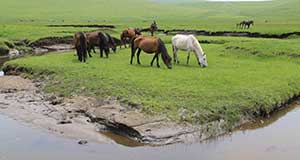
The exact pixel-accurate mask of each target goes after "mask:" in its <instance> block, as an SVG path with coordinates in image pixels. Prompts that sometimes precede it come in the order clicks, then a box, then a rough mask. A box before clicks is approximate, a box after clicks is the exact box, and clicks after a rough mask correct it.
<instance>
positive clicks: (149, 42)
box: [130, 36, 172, 69]
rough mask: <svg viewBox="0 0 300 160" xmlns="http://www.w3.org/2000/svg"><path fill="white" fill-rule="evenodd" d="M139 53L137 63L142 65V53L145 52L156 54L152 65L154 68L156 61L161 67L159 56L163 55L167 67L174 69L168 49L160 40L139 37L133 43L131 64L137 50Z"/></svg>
mask: <svg viewBox="0 0 300 160" xmlns="http://www.w3.org/2000/svg"><path fill="white" fill-rule="evenodd" d="M137 49H138V52H137V63H138V64H141V62H140V53H141V51H142V50H143V51H144V52H145V53H148V54H153V53H155V55H154V57H153V59H152V61H151V63H150V65H151V66H153V62H154V60H155V59H156V63H157V64H156V65H157V67H160V65H159V54H161V58H162V60H163V62H164V63H165V65H166V66H167V67H168V68H169V69H171V68H172V64H171V61H172V58H171V57H170V56H169V54H168V51H167V48H166V46H165V44H164V42H163V41H162V40H161V39H160V38H153V37H143V36H138V37H135V38H134V39H133V40H132V41H131V59H130V64H132V61H133V57H134V55H135V52H136V50H137Z"/></svg>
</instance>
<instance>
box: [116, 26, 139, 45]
mask: <svg viewBox="0 0 300 160" xmlns="http://www.w3.org/2000/svg"><path fill="white" fill-rule="evenodd" d="M141 34H142V33H141V31H140V29H138V28H126V29H124V30H123V31H122V33H121V35H120V39H121V45H120V48H121V47H122V45H124V46H125V48H126V47H127V46H126V42H130V43H131V40H132V39H133V38H134V37H135V36H138V35H141Z"/></svg>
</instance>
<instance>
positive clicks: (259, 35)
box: [141, 28, 300, 39]
mask: <svg viewBox="0 0 300 160" xmlns="http://www.w3.org/2000/svg"><path fill="white" fill-rule="evenodd" d="M141 31H142V32H148V31H149V29H148V28H146V29H142V30H141ZM157 32H162V33H164V34H166V35H176V34H194V35H199V36H232V37H254V38H278V39H285V38H289V37H290V36H299V35H300V32H289V33H283V34H264V33H259V32H248V31H243V32H238V31H216V32H212V31H206V30H186V29H171V30H165V29H159V30H157Z"/></svg>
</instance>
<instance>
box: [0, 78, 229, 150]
mask: <svg viewBox="0 0 300 160" xmlns="http://www.w3.org/2000/svg"><path fill="white" fill-rule="evenodd" d="M41 86H43V84H42V83H41V82H38V81H37V82H34V83H33V82H32V81H30V80H27V79H23V78H21V77H18V76H4V77H0V102H1V103H0V113H2V114H6V115H8V116H10V117H12V118H14V119H17V120H20V121H24V122H26V123H30V124H32V125H34V126H37V127H40V128H44V129H47V130H49V131H50V132H54V133H57V134H59V135H64V136H67V137H71V138H77V139H87V140H89V141H98V142H104V143H112V141H111V140H110V139H108V138H107V137H105V136H104V135H101V134H99V131H101V132H113V133H115V134H118V135H122V136H124V137H127V138H130V139H132V140H135V141H138V142H140V143H143V144H149V145H167V144H173V143H179V142H185V143H194V142H198V141H202V140H204V139H207V138H208V137H211V136H213V135H219V134H221V133H224V132H225V130H224V129H223V126H222V125H223V124H224V123H225V122H214V123H210V124H208V125H203V126H193V125H191V124H177V123H175V122H172V121H170V120H168V119H167V118H166V117H159V116H148V115H144V114H143V113H142V112H141V108H140V107H133V106H131V105H129V104H123V103H120V102H119V100H118V99H117V98H110V99H107V100H99V99H95V98H91V97H82V96H75V97H69V98H63V97H59V96H56V95H53V94H45V93H43V92H42V91H41V89H40V88H41Z"/></svg>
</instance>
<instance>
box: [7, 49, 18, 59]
mask: <svg viewBox="0 0 300 160" xmlns="http://www.w3.org/2000/svg"><path fill="white" fill-rule="evenodd" d="M19 55H20V52H19V51H18V50H16V49H11V50H9V57H11V58H12V57H17V56H19Z"/></svg>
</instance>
